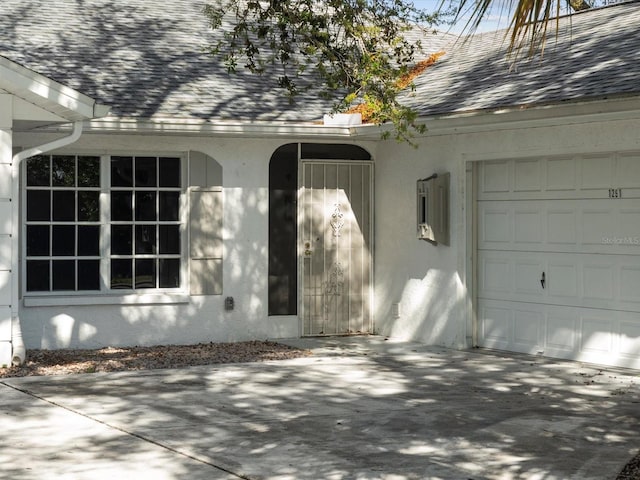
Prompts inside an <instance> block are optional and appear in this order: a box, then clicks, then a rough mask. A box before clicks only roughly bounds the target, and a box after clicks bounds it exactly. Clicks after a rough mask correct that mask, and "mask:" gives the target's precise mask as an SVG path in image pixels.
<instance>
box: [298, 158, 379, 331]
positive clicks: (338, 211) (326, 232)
mask: <svg viewBox="0 0 640 480" xmlns="http://www.w3.org/2000/svg"><path fill="white" fill-rule="evenodd" d="M302 165H303V167H302V189H301V202H300V205H301V207H300V229H299V234H298V237H299V240H300V243H301V245H300V251H301V257H302V275H301V283H302V315H301V317H302V333H303V335H340V334H355V333H371V331H372V328H373V327H372V325H373V321H372V308H371V303H372V283H373V282H372V261H371V239H372V213H373V212H372V205H373V202H372V182H373V164H372V163H370V162H365V161H358V162H326V161H323V162H315V161H305V162H303V164H302Z"/></svg>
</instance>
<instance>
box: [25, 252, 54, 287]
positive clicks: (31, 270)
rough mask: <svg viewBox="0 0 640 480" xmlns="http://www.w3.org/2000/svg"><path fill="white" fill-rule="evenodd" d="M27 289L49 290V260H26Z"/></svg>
mask: <svg viewBox="0 0 640 480" xmlns="http://www.w3.org/2000/svg"><path fill="white" fill-rule="evenodd" d="M27 291H29V292H48V291H49V260H27Z"/></svg>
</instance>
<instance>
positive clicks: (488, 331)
mask: <svg viewBox="0 0 640 480" xmlns="http://www.w3.org/2000/svg"><path fill="white" fill-rule="evenodd" d="M480 314H481V315H482V318H483V319H484V321H483V322H482V325H481V331H480V336H481V338H482V340H483V344H484V345H485V346H487V347H489V348H498V349H503V350H506V349H508V348H509V346H510V345H511V344H512V343H513V342H512V341H511V325H512V323H513V321H512V317H513V311H512V309H510V308H505V307H493V306H491V304H489V305H486V306H485V305H482V306H481V307H480Z"/></svg>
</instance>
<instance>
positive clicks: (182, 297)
mask: <svg viewBox="0 0 640 480" xmlns="http://www.w3.org/2000/svg"><path fill="white" fill-rule="evenodd" d="M23 303H24V306H25V307H53V306H72V305H78V306H81V305H157V304H178V303H189V295H187V294H178V293H134V294H130V295H82V296H81V295H57V296H55V295H54V296H35V297H30V296H25V297H24V299H23Z"/></svg>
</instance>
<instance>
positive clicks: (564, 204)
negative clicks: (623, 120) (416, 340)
mask: <svg viewBox="0 0 640 480" xmlns="http://www.w3.org/2000/svg"><path fill="white" fill-rule="evenodd" d="M478 187H479V188H478V220H479V229H478V284H479V288H478V327H479V328H478V340H479V344H480V346H483V347H488V348H496V349H502V350H510V351H516V352H524V353H532V354H541V355H545V356H550V357H559V358H570V359H576V360H582V361H586V362H595V363H602V364H609V365H618V366H625V367H633V368H640V153H639V154H633V155H631V154H624V155H622V154H610V155H599V156H581V157H562V158H543V159H531V160H518V161H514V160H508V161H499V162H483V163H482V164H481V165H480V167H479V179H478Z"/></svg>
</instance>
